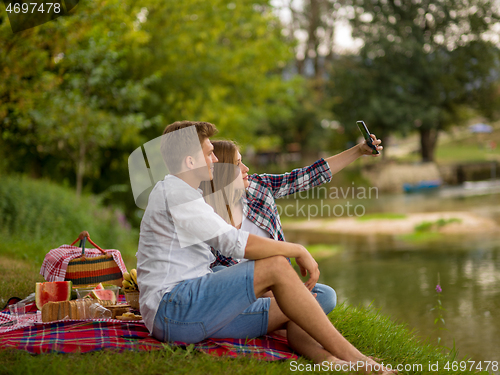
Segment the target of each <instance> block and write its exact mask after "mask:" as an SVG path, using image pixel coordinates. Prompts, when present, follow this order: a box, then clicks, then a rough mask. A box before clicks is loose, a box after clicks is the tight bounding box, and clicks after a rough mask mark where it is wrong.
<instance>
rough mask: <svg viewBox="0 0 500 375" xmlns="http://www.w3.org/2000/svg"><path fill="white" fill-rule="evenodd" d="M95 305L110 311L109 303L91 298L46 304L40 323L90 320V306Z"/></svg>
mask: <svg viewBox="0 0 500 375" xmlns="http://www.w3.org/2000/svg"><path fill="white" fill-rule="evenodd" d="M96 303H98V304H100V305H102V306H105V307H106V308H107V309H109V310H111V306H112V305H111V301H98V300H94V299H91V298H84V299H77V300H72V301H62V302H47V303H46V304H45V305H44V306H43V307H42V322H53V321H56V320H63V319H90V318H91V313H90V306H92V305H93V304H96ZM124 306H125V305H124Z"/></svg>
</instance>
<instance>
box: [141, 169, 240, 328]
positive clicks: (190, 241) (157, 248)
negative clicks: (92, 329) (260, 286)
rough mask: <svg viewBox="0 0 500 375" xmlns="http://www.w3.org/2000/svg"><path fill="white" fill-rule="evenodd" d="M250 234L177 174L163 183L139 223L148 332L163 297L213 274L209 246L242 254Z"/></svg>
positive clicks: (143, 309) (225, 252) (233, 254)
mask: <svg viewBox="0 0 500 375" xmlns="http://www.w3.org/2000/svg"><path fill="white" fill-rule="evenodd" d="M247 241H248V232H245V231H242V230H237V229H236V228H234V227H233V226H231V225H229V224H227V223H226V222H225V221H224V220H223V219H222V218H221V217H220V216H219V215H217V214H216V213H215V212H214V210H213V209H212V207H210V206H209V205H208V204H207V203H205V201H204V200H203V196H202V192H201V190H199V189H198V190H197V189H193V188H192V187H191V186H189V185H188V184H187V183H186V182H184V181H183V180H181V179H180V178H178V177H175V176H173V175H167V176H166V177H165V179H164V180H162V181H159V182H158V183H157V184H156V185H155V187H154V188H153V190H152V191H151V194H150V196H149V201H148V206H147V208H146V212H145V213H144V216H143V218H142V222H141V232H140V238H139V248H138V251H137V254H136V255H137V280H138V284H139V290H140V297H139V303H140V308H141V314H142V316H143V319H144V322H145V324H146V327H147V328H148V330H149V332H152V331H153V324H154V319H155V316H156V311H157V310H158V306H159V304H160V301H161V299H162V297H163V295H164V294H165V293H167V292H169V291H171V290H172V289H173V288H174V287H175V286H176V285H177V284H179V283H180V282H181V281H184V280H189V279H194V278H197V277H201V276H203V275H206V274H207V273H210V272H212V270H211V269H210V264H211V263H212V262H213V261H214V260H215V258H214V256H213V255H212V252H211V251H210V246H213V247H214V248H215V249H219V251H220V252H221V253H222V254H223V255H225V256H230V257H233V258H243V257H244V255H245V247H246V244H247Z"/></svg>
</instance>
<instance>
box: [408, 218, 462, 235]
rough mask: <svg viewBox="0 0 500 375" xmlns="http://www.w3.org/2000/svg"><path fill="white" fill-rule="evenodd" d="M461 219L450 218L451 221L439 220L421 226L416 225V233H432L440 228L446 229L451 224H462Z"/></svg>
mask: <svg viewBox="0 0 500 375" xmlns="http://www.w3.org/2000/svg"><path fill="white" fill-rule="evenodd" d="M461 222H462V220H461V219H457V218H454V217H452V218H450V219H438V220H436V221H424V222H422V223H420V224H417V225H415V228H414V229H415V232H430V231H432V230H439V228H442V227H444V226H445V225H448V224H450V223H461Z"/></svg>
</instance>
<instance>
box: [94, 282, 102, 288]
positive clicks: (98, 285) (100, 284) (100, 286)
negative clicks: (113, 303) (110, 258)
mask: <svg viewBox="0 0 500 375" xmlns="http://www.w3.org/2000/svg"><path fill="white" fill-rule="evenodd" d="M94 290H104V287H103V286H102V283H99V284H97V285H96V287H95V288H94Z"/></svg>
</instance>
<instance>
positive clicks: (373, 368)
mask: <svg viewBox="0 0 500 375" xmlns="http://www.w3.org/2000/svg"><path fill="white" fill-rule="evenodd" d="M361 362H363V363H364V365H363V364H361V363H360V362H357V364H359V365H360V366H359V367H358V369H360V370H361V371H362V372H363V373H364V374H380V375H390V374H397V373H398V372H397V371H396V370H393V369H391V367H390V366H389V368H387V367H386V366H384V365H383V363H382V364H381V363H379V362H380V360H379V359H378V358H377V361H375V358H373V357H366V356H365V357H364V359H362V361H361Z"/></svg>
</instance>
